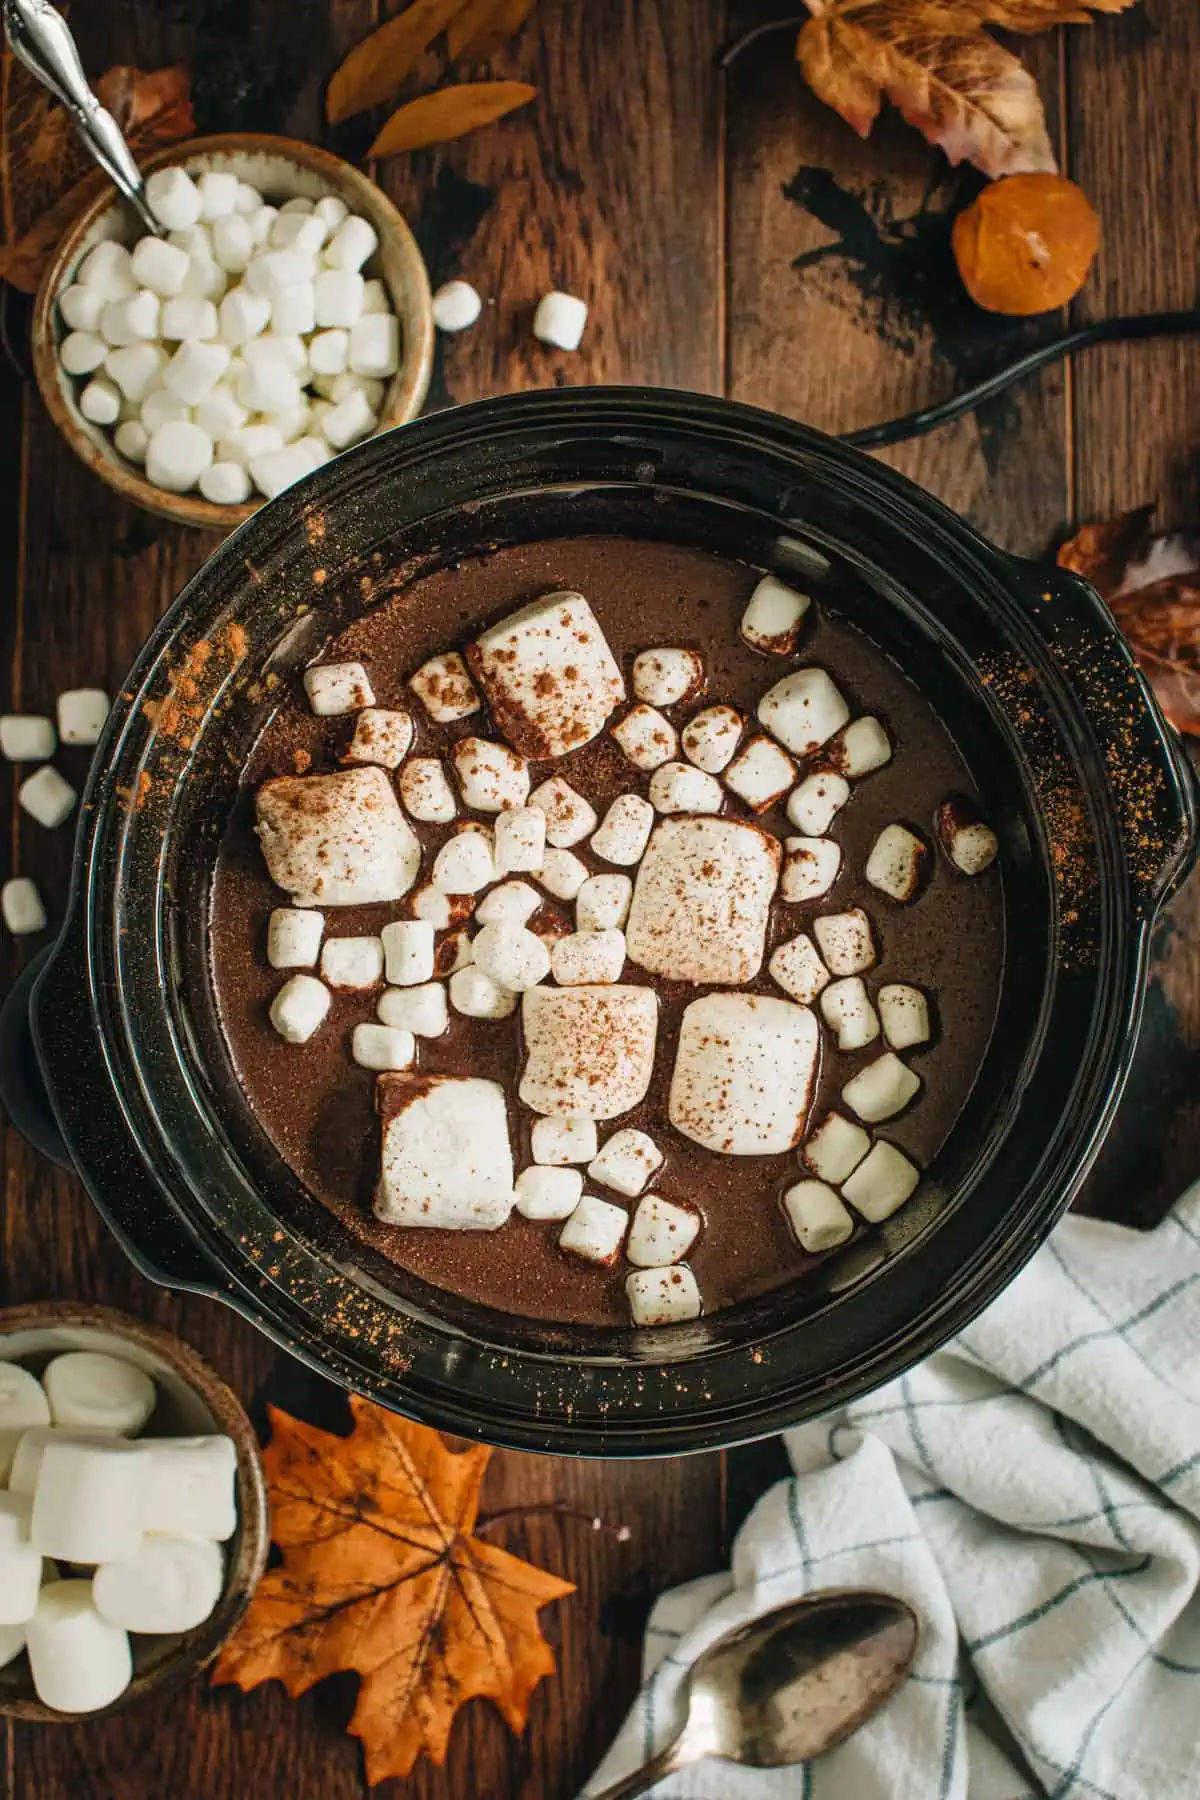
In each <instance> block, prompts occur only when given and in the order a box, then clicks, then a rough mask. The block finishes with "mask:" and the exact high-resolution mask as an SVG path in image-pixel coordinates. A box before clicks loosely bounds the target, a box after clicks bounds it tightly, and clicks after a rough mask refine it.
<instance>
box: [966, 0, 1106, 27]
mask: <svg viewBox="0 0 1200 1800" xmlns="http://www.w3.org/2000/svg"><path fill="white" fill-rule="evenodd" d="M958 3H959V0H956V4H958ZM962 4H965V5H966V6H967V7H968V8H969V9H970V10H971V11H972V12H976V13H977V14H978V17H979V22H980V24H981V25H1001V26H1003V28H1004V29H1005V31H1049V30H1050V29H1051V28H1052V27H1053V26H1055V25H1090V24H1091V23H1092V14H1093V13H1119V12H1125V11H1126V9H1127V8H1128V7H1130V6H1136V5H1137V0H1077V3H1073V0H962Z"/></svg>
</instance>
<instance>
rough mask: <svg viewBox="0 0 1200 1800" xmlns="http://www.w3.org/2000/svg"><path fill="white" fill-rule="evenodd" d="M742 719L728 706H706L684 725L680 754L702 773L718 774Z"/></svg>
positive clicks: (728, 759)
mask: <svg viewBox="0 0 1200 1800" xmlns="http://www.w3.org/2000/svg"><path fill="white" fill-rule="evenodd" d="M745 723H746V721H745V720H744V719H743V718H742V715H741V713H740V712H736V711H735V710H734V708H733V707H732V706H708V707H706V708H705V709H704V711H703V712H698V713H697V714H696V716H695V718H694V719H689V721H688V723H687V724H686V725H685V726H684V728H683V734H682V737H681V739H680V742H681V743H682V745H683V754H684V755H685V756H686V757H687V759H688V761H689V762H690V763H695V765H696V767H697V768H698V769H703V770H704V773H705V774H706V775H719V774H720V773H721V771H722V769H725V768H728V766H729V764H730V762H731V761H732V760H733V753H734V751H735V750H736V749H737V747H738V740H739V739H740V737H741V735H742V731H743V728H744V726H745Z"/></svg>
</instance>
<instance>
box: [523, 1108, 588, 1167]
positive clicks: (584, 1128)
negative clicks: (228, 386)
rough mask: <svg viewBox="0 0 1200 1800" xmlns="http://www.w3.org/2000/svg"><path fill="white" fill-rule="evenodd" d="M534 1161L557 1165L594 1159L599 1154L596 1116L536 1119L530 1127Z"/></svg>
mask: <svg viewBox="0 0 1200 1800" xmlns="http://www.w3.org/2000/svg"><path fill="white" fill-rule="evenodd" d="M529 1143H530V1149H531V1151H532V1154H533V1160H534V1162H535V1163H544V1164H546V1165H547V1166H549V1167H552V1168H558V1167H560V1166H563V1165H565V1164H568V1163H587V1162H591V1160H592V1158H593V1157H594V1156H595V1154H596V1148H597V1144H596V1121H595V1119H584V1118H578V1119H570V1118H568V1119H555V1118H548V1119H535V1120H534V1121H533V1124H532V1125H531V1126H530V1130H529Z"/></svg>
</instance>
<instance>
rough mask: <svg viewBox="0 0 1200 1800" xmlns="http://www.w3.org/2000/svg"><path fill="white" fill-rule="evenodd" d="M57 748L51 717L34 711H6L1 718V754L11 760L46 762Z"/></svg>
mask: <svg viewBox="0 0 1200 1800" xmlns="http://www.w3.org/2000/svg"><path fill="white" fill-rule="evenodd" d="M56 748H57V740H56V738H55V735H54V726H53V724H52V723H51V721H50V720H49V719H43V718H39V717H37V716H36V715H35V714H33V713H6V714H5V715H4V717H3V718H2V719H0V756H4V757H6V758H7V759H8V761H9V762H44V761H45V759H46V757H48V756H53V755H54V752H55V749H56Z"/></svg>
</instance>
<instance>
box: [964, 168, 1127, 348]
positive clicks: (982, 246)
mask: <svg viewBox="0 0 1200 1800" xmlns="http://www.w3.org/2000/svg"><path fill="white" fill-rule="evenodd" d="M951 244H952V247H953V250H954V260H955V262H956V263H957V264H958V271H959V274H960V275H961V276H962V278H963V286H964V287H965V288H966V290H967V292H968V294H970V296H971V298H972V300H974V302H975V304H976V305H977V306H983V307H986V309H987V310H988V312H997V313H1008V314H1011V315H1015V316H1018V317H1023V316H1028V315H1030V314H1033V313H1044V312H1051V311H1052V310H1053V309H1054V308H1055V307H1056V306H1065V305H1066V304H1067V302H1068V300H1073V299H1074V298H1075V295H1076V294H1077V293H1078V292H1079V290H1080V288H1081V287H1082V286H1083V284H1084V282H1085V281H1086V280H1087V277H1088V271H1089V269H1090V268H1091V266H1092V261H1093V259H1094V257H1095V255H1096V251H1097V249H1098V247H1099V244H1100V221H1099V219H1098V218H1097V217H1096V214H1095V210H1094V209H1093V207H1092V203H1091V201H1090V200H1089V199H1088V197H1087V195H1086V194H1085V193H1084V191H1083V189H1082V188H1080V187H1076V185H1075V183H1074V182H1073V181H1068V180H1067V177H1066V176H1065V175H1047V174H1038V175H1009V176H1007V177H1006V179H1005V180H1003V181H993V182H992V183H991V185H990V186H989V187H985V188H984V190H983V192H982V193H981V194H978V195H977V196H976V198H975V199H974V200H973V201H972V202H971V204H970V206H968V207H965V208H964V210H963V211H962V212H960V213H959V215H958V217H957V218H956V219H955V221H954V227H953V231H952V234H951Z"/></svg>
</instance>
